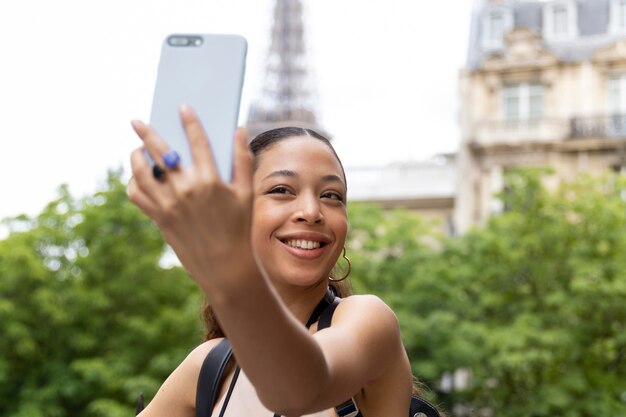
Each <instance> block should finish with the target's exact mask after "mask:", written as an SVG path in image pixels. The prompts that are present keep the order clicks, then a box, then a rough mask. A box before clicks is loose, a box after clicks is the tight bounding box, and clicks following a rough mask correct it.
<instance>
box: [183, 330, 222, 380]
mask: <svg viewBox="0 0 626 417" xmlns="http://www.w3.org/2000/svg"><path fill="white" fill-rule="evenodd" d="M222 339H224V338H223V337H217V338H215V339H210V340H207V341H205V342H203V343H201V344H199V345H198V346H196V347H195V348H194V349H193V350H192V351H191V352H189V354H188V355H187V357H186V358H185V360H184V361H183V362H182V363H181V365H182V364H185V365H186V366H189V367H191V368H195V369H197V371H198V372H200V368H201V367H202V363H203V362H204V359H205V358H206V357H207V355H208V354H209V352H211V350H213V348H214V347H215V346H217V345H218V344H219V342H221V341H222Z"/></svg>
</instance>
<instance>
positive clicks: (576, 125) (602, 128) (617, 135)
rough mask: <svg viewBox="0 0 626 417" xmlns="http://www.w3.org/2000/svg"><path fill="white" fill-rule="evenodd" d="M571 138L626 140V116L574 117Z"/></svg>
mask: <svg viewBox="0 0 626 417" xmlns="http://www.w3.org/2000/svg"><path fill="white" fill-rule="evenodd" d="M570 137H571V138H572V139H585V138H607V139H623V138H626V114H613V115H610V116H593V117H574V118H572V120H571V134H570Z"/></svg>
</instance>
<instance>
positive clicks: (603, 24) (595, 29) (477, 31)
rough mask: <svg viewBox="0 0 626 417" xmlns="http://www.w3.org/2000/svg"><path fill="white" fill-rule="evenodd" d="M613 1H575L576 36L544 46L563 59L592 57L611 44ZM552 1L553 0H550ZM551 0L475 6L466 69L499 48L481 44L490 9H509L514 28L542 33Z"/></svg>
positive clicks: (506, 0)
mask: <svg viewBox="0 0 626 417" xmlns="http://www.w3.org/2000/svg"><path fill="white" fill-rule="evenodd" d="M611 1H612V0H574V3H575V4H576V7H577V11H578V13H577V15H578V21H577V25H578V36H577V37H576V38H574V39H571V40H561V41H548V40H546V39H543V43H544V46H545V47H546V49H548V50H549V51H551V52H553V53H554V54H555V56H556V57H557V58H558V59H559V60H561V61H563V62H581V61H585V60H589V59H591V56H592V55H593V53H594V52H595V51H596V50H598V49H599V48H602V47H606V46H608V45H610V44H611V43H613V42H614V41H615V40H616V38H617V35H615V34H612V33H610V28H609V19H610V8H611ZM552 2H554V0H553V1H552ZM547 3H551V1H548V2H546V1H519V0H517V1H516V0H505V1H500V2H492V3H483V4H481V5H479V6H478V7H476V8H475V9H474V12H473V15H472V24H471V33H470V42H469V49H468V55H467V68H468V69H470V70H475V69H478V68H479V67H480V64H481V62H482V61H483V60H484V59H485V58H486V57H488V56H489V55H491V54H492V53H494V52H502V48H500V49H494V48H491V49H486V48H484V47H483V45H482V36H483V30H484V27H483V26H484V25H483V22H484V19H485V16H486V15H487V13H489V12H490V11H492V10H493V9H508V10H511V13H512V20H513V22H512V23H513V28H512V29H514V28H520V27H525V28H529V29H531V30H533V31H535V32H536V33H537V34H539V35H542V33H543V24H544V22H543V19H544V17H543V9H544V6H545V5H546V4H547Z"/></svg>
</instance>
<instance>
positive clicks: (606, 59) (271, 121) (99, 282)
mask: <svg viewBox="0 0 626 417" xmlns="http://www.w3.org/2000/svg"><path fill="white" fill-rule="evenodd" d="M173 32H226V33H240V34H242V35H244V36H246V37H247V38H248V41H249V53H248V63H247V74H246V80H245V86H244V94H243V98H242V108H241V114H240V124H241V125H246V126H247V127H248V128H249V130H250V132H251V133H252V134H254V133H256V132H259V131H262V130H264V129H267V128H270V127H274V126H280V125H288V124H289V125H290V124H296V125H302V126H306V127H312V128H314V129H317V130H319V131H321V132H323V133H325V134H326V135H328V136H329V137H330V138H331V140H332V142H333V145H334V146H335V147H336V149H337V152H338V153H339V155H340V156H341V157H342V160H343V162H344V165H345V166H346V172H347V177H348V183H349V201H350V202H349V205H348V206H349V214H350V223H351V230H350V235H349V239H348V244H347V249H348V255H349V256H350V258H351V259H352V265H353V271H352V274H351V278H350V279H351V282H352V285H353V287H354V289H355V291H356V292H359V293H365V292H367V293H374V294H377V295H379V296H380V297H381V298H383V299H384V300H385V301H386V302H387V303H388V304H390V305H391V306H392V308H393V309H394V311H396V313H397V315H398V317H399V319H400V323H401V326H402V334H403V338H404V342H405V346H406V348H407V351H408V353H409V356H410V358H411V364H412V367H413V371H414V373H415V375H417V376H418V377H419V378H420V379H421V380H423V381H424V383H425V389H424V393H423V395H424V396H425V397H426V398H428V399H429V400H431V401H433V402H435V403H437V404H440V406H441V408H442V409H444V410H446V412H447V413H448V415H450V416H460V417H462V416H486V417H489V416H520V417H521V416H554V415H563V416H576V417H578V416H581V417H582V416H597V415H606V416H626V303H625V302H624V300H625V299H626V298H625V297H626V272H624V271H626V177H625V175H624V174H625V173H626V117H625V116H624V115H625V114H626V81H625V80H626V1H624V0H551V1H536V0H532V1H512V0H509V1H458V2H455V3H448V2H415V1H409V0H386V1H370V2H357V1H355V0H354V1H352V0H341V1H337V0H336V1H333V2H331V1H329V0H316V1H315V2H313V1H305V0H302V1H300V0H264V1H254V2H253V1H251V0H231V1H228V2H226V1H218V0H214V1H204V2H200V1H191V0H190V1H179V2H174V1H167V0H157V1H151V2H148V1H134V2H121V1H111V2H106V3H105V2H100V1H82V2H79V1H72V0H64V1H59V2H54V3H50V2H44V1H40V0H30V1H28V0H26V1H23V2H20V3H11V4H10V3H3V4H2V5H0V35H1V36H0V46H1V47H2V50H3V57H4V58H3V61H2V62H3V65H2V66H1V68H0V109H1V110H2V111H1V112H0V114H2V116H1V119H0V120H1V123H0V138H1V140H2V145H3V149H4V153H3V158H2V159H3V163H2V164H0V178H2V180H0V191H1V195H2V199H1V200H0V217H6V219H5V220H4V221H3V226H2V227H3V228H2V232H1V233H2V234H1V235H0V236H1V239H2V240H0V415H2V416H5V415H6V416H19V417H26V416H28V417H32V416H59V417H61V416H77V415H80V416H112V417H116V416H120V417H121V416H128V415H132V413H133V412H134V403H135V401H136V399H137V397H138V395H139V394H140V393H144V394H145V395H146V399H147V400H148V401H149V399H150V398H151V397H152V395H154V393H155V392H156V390H157V389H158V387H159V386H160V384H161V382H162V381H163V379H164V378H165V377H167V375H168V374H169V373H170V372H171V370H172V369H174V367H175V366H177V364H178V363H179V362H180V361H181V360H182V358H184V357H185V355H186V354H187V353H188V352H189V351H190V350H191V349H193V347H194V346H196V345H197V344H198V343H199V342H200V341H201V340H202V335H203V328H202V320H201V307H202V296H201V294H200V292H199V290H198V289H197V288H195V286H194V285H193V283H192V282H191V280H189V279H188V278H187V277H186V275H185V273H184V271H183V270H182V269H181V268H180V267H179V266H178V265H177V263H176V262H175V261H173V259H172V256H171V254H169V252H168V251H167V248H166V246H165V245H164V243H163V241H162V239H161V237H160V235H159V233H158V231H157V230H156V229H155V227H154V225H152V224H151V222H150V221H148V220H147V219H146V218H145V217H144V216H143V215H141V214H140V213H139V212H138V210H137V209H136V208H135V207H134V206H132V205H131V204H130V203H129V202H128V201H127V198H126V194H125V184H126V182H127V181H128V171H129V169H128V155H129V153H130V152H131V151H132V149H133V148H135V147H136V146H138V140H137V139H136V138H135V137H134V134H133V133H132V131H131V129H130V127H129V121H130V120H131V119H133V118H142V119H144V120H147V116H148V114H149V110H150V101H151V95H152V88H153V86H154V81H155V79H156V67H157V64H158V53H159V50H160V43H161V41H162V39H163V38H164V37H165V36H166V35H167V34H169V33H173Z"/></svg>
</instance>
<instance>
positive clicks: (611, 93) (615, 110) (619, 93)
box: [607, 74, 626, 115]
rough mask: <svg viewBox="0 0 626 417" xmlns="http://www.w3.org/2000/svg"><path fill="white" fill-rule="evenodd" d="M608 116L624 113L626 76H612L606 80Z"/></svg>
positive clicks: (625, 110) (625, 111)
mask: <svg viewBox="0 0 626 417" xmlns="http://www.w3.org/2000/svg"><path fill="white" fill-rule="evenodd" d="M607 97H608V103H607V104H608V110H609V114H611V115H617V114H624V113H626V74H617V75H612V76H610V77H609V79H608V80H607Z"/></svg>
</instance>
